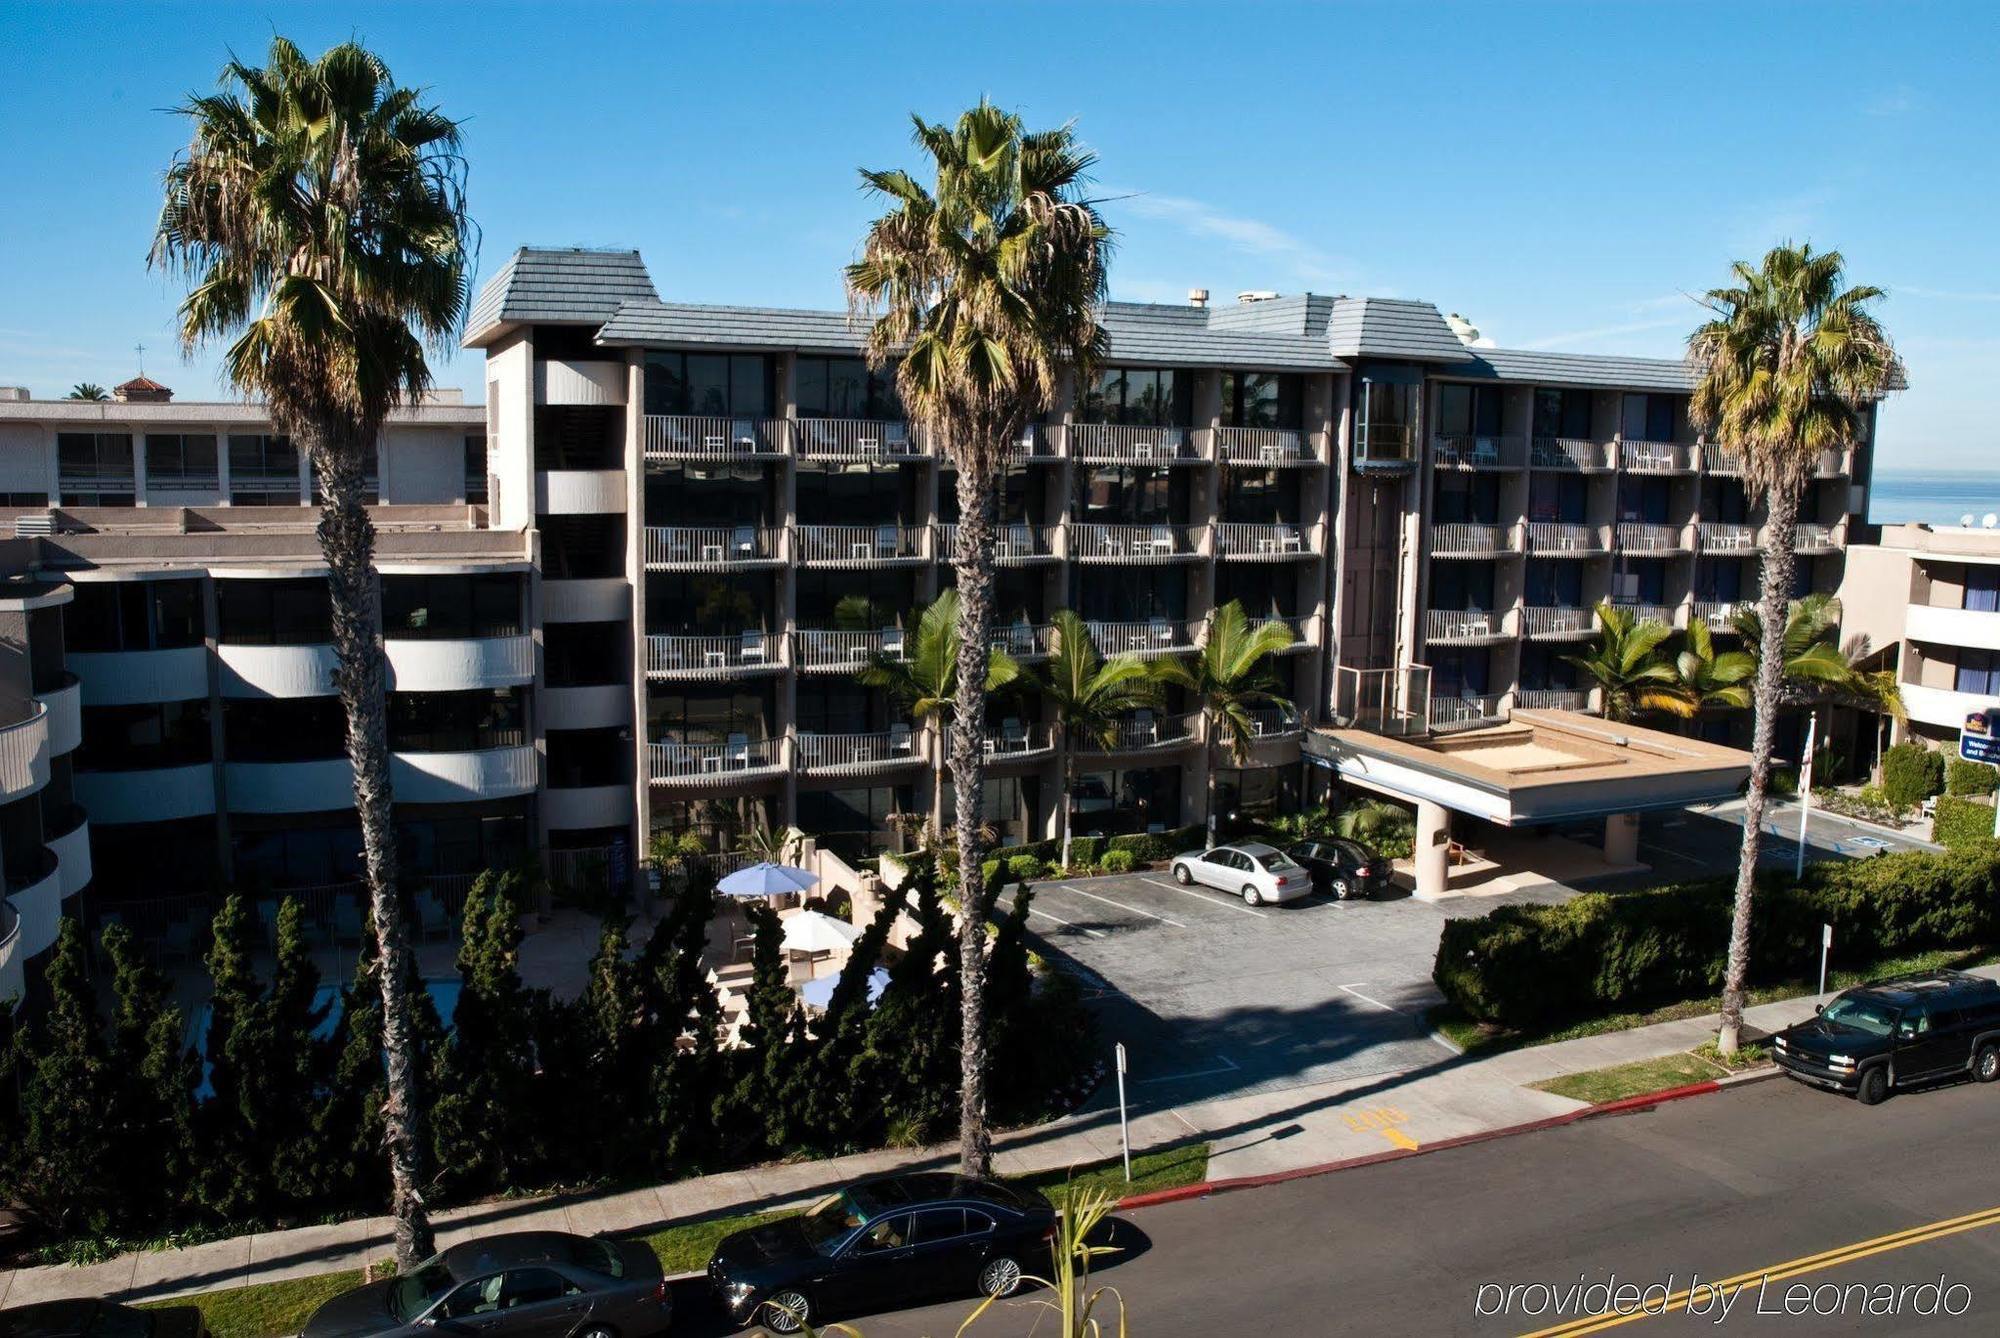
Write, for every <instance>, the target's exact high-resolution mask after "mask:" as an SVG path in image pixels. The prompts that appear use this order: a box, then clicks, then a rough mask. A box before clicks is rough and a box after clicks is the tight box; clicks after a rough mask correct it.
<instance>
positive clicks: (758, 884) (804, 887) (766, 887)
mask: <svg viewBox="0 0 2000 1338" xmlns="http://www.w3.org/2000/svg"><path fill="white" fill-rule="evenodd" d="M818 882H819V875H818V874H816V873H807V872H806V871H805V870H804V869H794V868H792V867H791V866H790V865H789V864H773V863H771V862H770V861H769V860H763V861H760V862H759V863H756V864H752V865H751V866H750V867H749V868H747V869H738V870H737V871H736V872H735V873H732V874H730V875H729V876H728V877H727V878H725V879H723V880H722V881H721V882H719V883H717V884H716V885H715V890H716V891H718V892H720V893H722V895H723V896H725V897H781V896H784V895H785V894H787V893H789V892H810V891H811V890H812V889H813V886H814V885H815V884H816V883H818Z"/></svg>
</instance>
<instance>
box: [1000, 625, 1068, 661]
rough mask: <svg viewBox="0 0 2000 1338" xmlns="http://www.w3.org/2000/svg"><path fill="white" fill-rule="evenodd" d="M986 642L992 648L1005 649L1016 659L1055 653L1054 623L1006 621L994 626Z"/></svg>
mask: <svg viewBox="0 0 2000 1338" xmlns="http://www.w3.org/2000/svg"><path fill="white" fill-rule="evenodd" d="M988 643H989V644H990V645H991V646H992V648H993V649H994V650H998V651H1005V652H1006V653H1007V654H1009V655H1011V656H1013V657H1014V658H1015V659H1017V660H1033V659H1040V658H1042V657H1043V656H1048V655H1053V654H1055V649H1056V628H1055V624H1054V623H1008V624H1006V625H1005V626H1000V627H995V628H994V629H993V634H992V636H991V637H989V638H988Z"/></svg>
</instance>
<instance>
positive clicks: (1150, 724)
mask: <svg viewBox="0 0 2000 1338" xmlns="http://www.w3.org/2000/svg"><path fill="white" fill-rule="evenodd" d="M1132 737H1133V739H1135V740H1137V741H1140V742H1144V743H1158V742H1159V741H1160V722H1159V721H1157V720H1155V719H1154V718H1153V713H1152V712H1151V711H1149V710H1146V709H1145V708H1143V707H1141V708H1140V709H1139V710H1137V711H1134V712H1132Z"/></svg>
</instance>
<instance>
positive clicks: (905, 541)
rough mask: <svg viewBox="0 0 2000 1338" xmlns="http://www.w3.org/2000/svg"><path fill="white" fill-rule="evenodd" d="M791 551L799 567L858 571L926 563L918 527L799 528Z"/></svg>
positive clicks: (921, 527)
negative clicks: (859, 569)
mask: <svg viewBox="0 0 2000 1338" xmlns="http://www.w3.org/2000/svg"><path fill="white" fill-rule="evenodd" d="M797 533H798V539H797V548H796V549H795V550H794V554H795V556H796V557H797V558H798V562H799V565H800V566H802V567H827V568H861V567H895V566H907V565H910V564H913V563H918V562H928V561H930V559H929V558H927V557H925V556H924V543H923V535H924V528H923V526H921V525H801V526H799V528H798V532H797Z"/></svg>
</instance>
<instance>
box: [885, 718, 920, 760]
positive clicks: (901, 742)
mask: <svg viewBox="0 0 2000 1338" xmlns="http://www.w3.org/2000/svg"><path fill="white" fill-rule="evenodd" d="M914 749H915V740H914V739H913V738H912V736H911V734H910V727H909V726H908V725H905V724H901V723H898V724H894V725H891V726H889V756H891V757H908V756H910V755H911V753H912V752H913V751H914Z"/></svg>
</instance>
